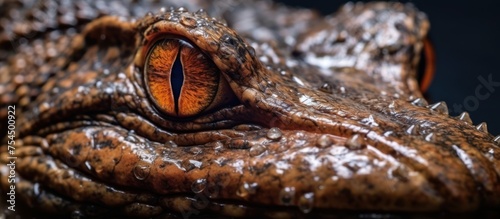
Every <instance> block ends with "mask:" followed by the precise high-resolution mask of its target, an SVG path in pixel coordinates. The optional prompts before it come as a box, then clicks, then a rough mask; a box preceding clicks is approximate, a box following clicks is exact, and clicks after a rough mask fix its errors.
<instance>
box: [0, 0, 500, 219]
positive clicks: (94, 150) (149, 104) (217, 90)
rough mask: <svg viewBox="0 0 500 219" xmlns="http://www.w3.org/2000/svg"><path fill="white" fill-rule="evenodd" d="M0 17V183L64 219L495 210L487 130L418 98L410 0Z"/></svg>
mask: <svg viewBox="0 0 500 219" xmlns="http://www.w3.org/2000/svg"><path fill="white" fill-rule="evenodd" d="M0 12H1V15H0V16H1V17H0V18H1V19H0V30H1V32H0V50H1V53H0V91H1V93H2V96H1V98H0V105H1V107H0V118H1V119H0V120H1V122H2V126H1V127H2V128H1V133H2V134H1V135H0V137H1V138H2V140H1V145H2V146H1V147H0V149H1V150H0V162H1V163H2V166H1V167H0V185H1V187H2V191H5V192H9V191H10V192H14V193H15V202H16V204H17V205H18V206H24V207H25V208H27V209H31V208H33V209H38V210H41V211H43V212H45V213H48V214H57V215H63V216H64V217H67V216H71V217H72V218H83V217H90V218H94V217H105V216H109V215H126V216H131V217H155V216H158V215H167V216H169V217H170V216H172V217H177V216H179V217H184V218H189V217H194V216H199V215H202V214H204V213H205V212H209V213H215V214H220V215H225V216H231V217H256V216H266V217H297V216H300V215H302V216H304V217H309V216H312V215H314V214H323V213H328V214H334V215H335V214H336V213H338V212H381V213H391V212H393V213H394V212H396V213H401V212H403V213H433V212H434V213H436V212H452V213H453V212H455V213H463V212H475V211H478V210H481V209H495V208H499V207H500V146H499V145H500V137H495V136H494V135H492V134H490V133H489V132H488V130H487V126H486V123H480V124H473V122H472V121H471V119H470V117H469V115H468V113H467V112H464V113H462V114H461V115H460V116H458V117H452V116H449V114H448V109H447V106H446V103H444V102H437V103H434V104H428V103H427V101H426V100H425V98H424V97H423V95H422V92H421V91H420V89H419V82H418V81H417V79H416V78H417V76H416V74H417V69H418V65H419V63H420V62H421V60H420V59H421V54H422V51H423V48H424V47H425V45H426V44H425V42H426V37H427V33H428V30H429V27H430V25H429V21H428V19H427V17H426V15H425V14H424V13H423V12H420V11H419V10H418V9H416V7H415V6H413V5H411V4H403V3H396V2H375V3H348V4H346V5H344V6H343V7H342V8H340V9H339V10H338V11H337V12H336V13H334V14H332V15H330V16H326V17H325V16H322V15H320V14H318V13H316V12H314V11H312V10H309V9H301V8H291V7H288V6H285V5H281V4H278V3H273V2H270V1H265V0H256V1H243V0H241V1H201V0H199V1H197V0H193V1H180V0H179V1H154V2H147V1H140V0H139V1H135V0H134V1H92V0H84V1H77V2H72V1H62V0H61V1H54V0H48V1H28V0H19V1H4V2H3V5H2V7H1V9H0ZM5 124H8V126H6V125H5ZM12 186H14V188H15V189H12ZM5 192H3V194H2V195H5V194H4V193H5Z"/></svg>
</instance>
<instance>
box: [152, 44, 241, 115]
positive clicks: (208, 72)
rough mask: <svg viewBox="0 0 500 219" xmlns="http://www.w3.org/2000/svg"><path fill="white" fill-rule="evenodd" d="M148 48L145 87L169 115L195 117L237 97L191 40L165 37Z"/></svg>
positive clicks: (159, 106)
mask: <svg viewBox="0 0 500 219" xmlns="http://www.w3.org/2000/svg"><path fill="white" fill-rule="evenodd" d="M148 50H149V51H148V54H147V56H146V62H145V65H144V78H145V82H146V87H147V90H148V92H149V94H150V96H151V98H152V100H153V102H154V104H155V105H156V107H158V108H159V109H160V110H161V111H162V112H163V113H165V114H166V115H169V116H173V117H180V118H185V117H192V116H196V115H199V114H201V113H203V112H206V111H209V110H212V109H214V108H217V107H220V106H221V105H222V104H226V103H229V102H231V101H232V100H234V98H235V96H234V94H233V92H232V90H231V89H230V87H229V84H228V83H227V81H226V80H225V79H224V78H223V76H222V75H221V72H220V70H219V69H218V68H217V66H216V65H215V64H214V63H213V62H212V60H211V59H210V58H209V57H208V56H207V55H205V54H204V53H202V52H201V50H200V49H198V48H197V47H195V46H193V45H192V44H190V43H189V42H187V41H185V40H182V39H177V38H163V39H160V40H157V41H156V42H154V43H153V44H152V46H151V47H150V48H148Z"/></svg>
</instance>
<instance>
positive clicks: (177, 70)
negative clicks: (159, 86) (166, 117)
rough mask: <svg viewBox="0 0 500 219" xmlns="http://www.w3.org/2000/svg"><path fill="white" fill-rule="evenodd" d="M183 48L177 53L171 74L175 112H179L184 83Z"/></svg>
mask: <svg viewBox="0 0 500 219" xmlns="http://www.w3.org/2000/svg"><path fill="white" fill-rule="evenodd" d="M180 56H181V49H179V52H178V53H177V57H176V58H175V62H174V64H173V66H172V72H171V74H170V83H171V86H172V92H173V93H174V103H175V113H176V114H179V97H180V95H181V89H182V84H184V70H183V67H182V62H181V57H180Z"/></svg>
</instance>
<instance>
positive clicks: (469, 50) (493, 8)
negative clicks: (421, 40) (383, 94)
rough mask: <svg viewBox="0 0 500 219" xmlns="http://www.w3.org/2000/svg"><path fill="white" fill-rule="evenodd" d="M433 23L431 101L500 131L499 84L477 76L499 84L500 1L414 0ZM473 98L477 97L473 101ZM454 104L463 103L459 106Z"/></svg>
mask: <svg viewBox="0 0 500 219" xmlns="http://www.w3.org/2000/svg"><path fill="white" fill-rule="evenodd" d="M280 2H284V3H286V4H288V5H292V6H301V7H308V8H314V9H317V10H319V11H320V12H321V13H322V14H331V13H333V12H335V11H336V10H337V8H338V7H340V6H341V5H342V4H344V3H345V2H347V1H339V0H336V1H331V0H330V1H317V2H313V1H300V0H281V1H280ZM401 2H411V3H413V4H414V5H415V6H416V7H417V8H418V9H420V10H421V11H423V12H425V13H426V14H427V16H428V18H429V20H430V23H431V31H430V37H431V40H432V41H433V43H434V48H435V50H436V56H437V60H436V62H437V66H436V75H435V77H434V80H433V82H432V84H431V87H430V88H429V91H428V93H427V95H428V97H429V99H430V102H432V103H434V102H438V101H445V102H446V103H447V105H448V108H449V109H450V115H451V116H456V115H459V114H460V113H461V112H462V111H468V112H469V113H470V116H471V118H472V121H473V122H474V124H475V125H477V124H479V123H481V122H483V121H485V122H487V123H488V130H489V131H490V133H492V134H493V135H495V136H496V135H500V115H499V114H500V86H497V87H493V88H494V90H493V91H488V90H487V89H485V88H484V86H483V88H482V89H481V90H480V95H486V93H489V97H487V98H482V100H480V99H479V98H477V97H478V96H477V95H476V88H477V87H478V86H481V85H482V84H481V82H480V80H479V77H483V78H484V79H485V80H488V77H491V78H492V81H495V82H499V83H500V11H499V7H500V3H496V2H495V1H486V0H484V1H460V0H456V1H450V0H446V1H443V0H440V1H429V0H413V1H401ZM474 100H477V102H474ZM454 105H462V110H458V109H457V108H456V107H454Z"/></svg>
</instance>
